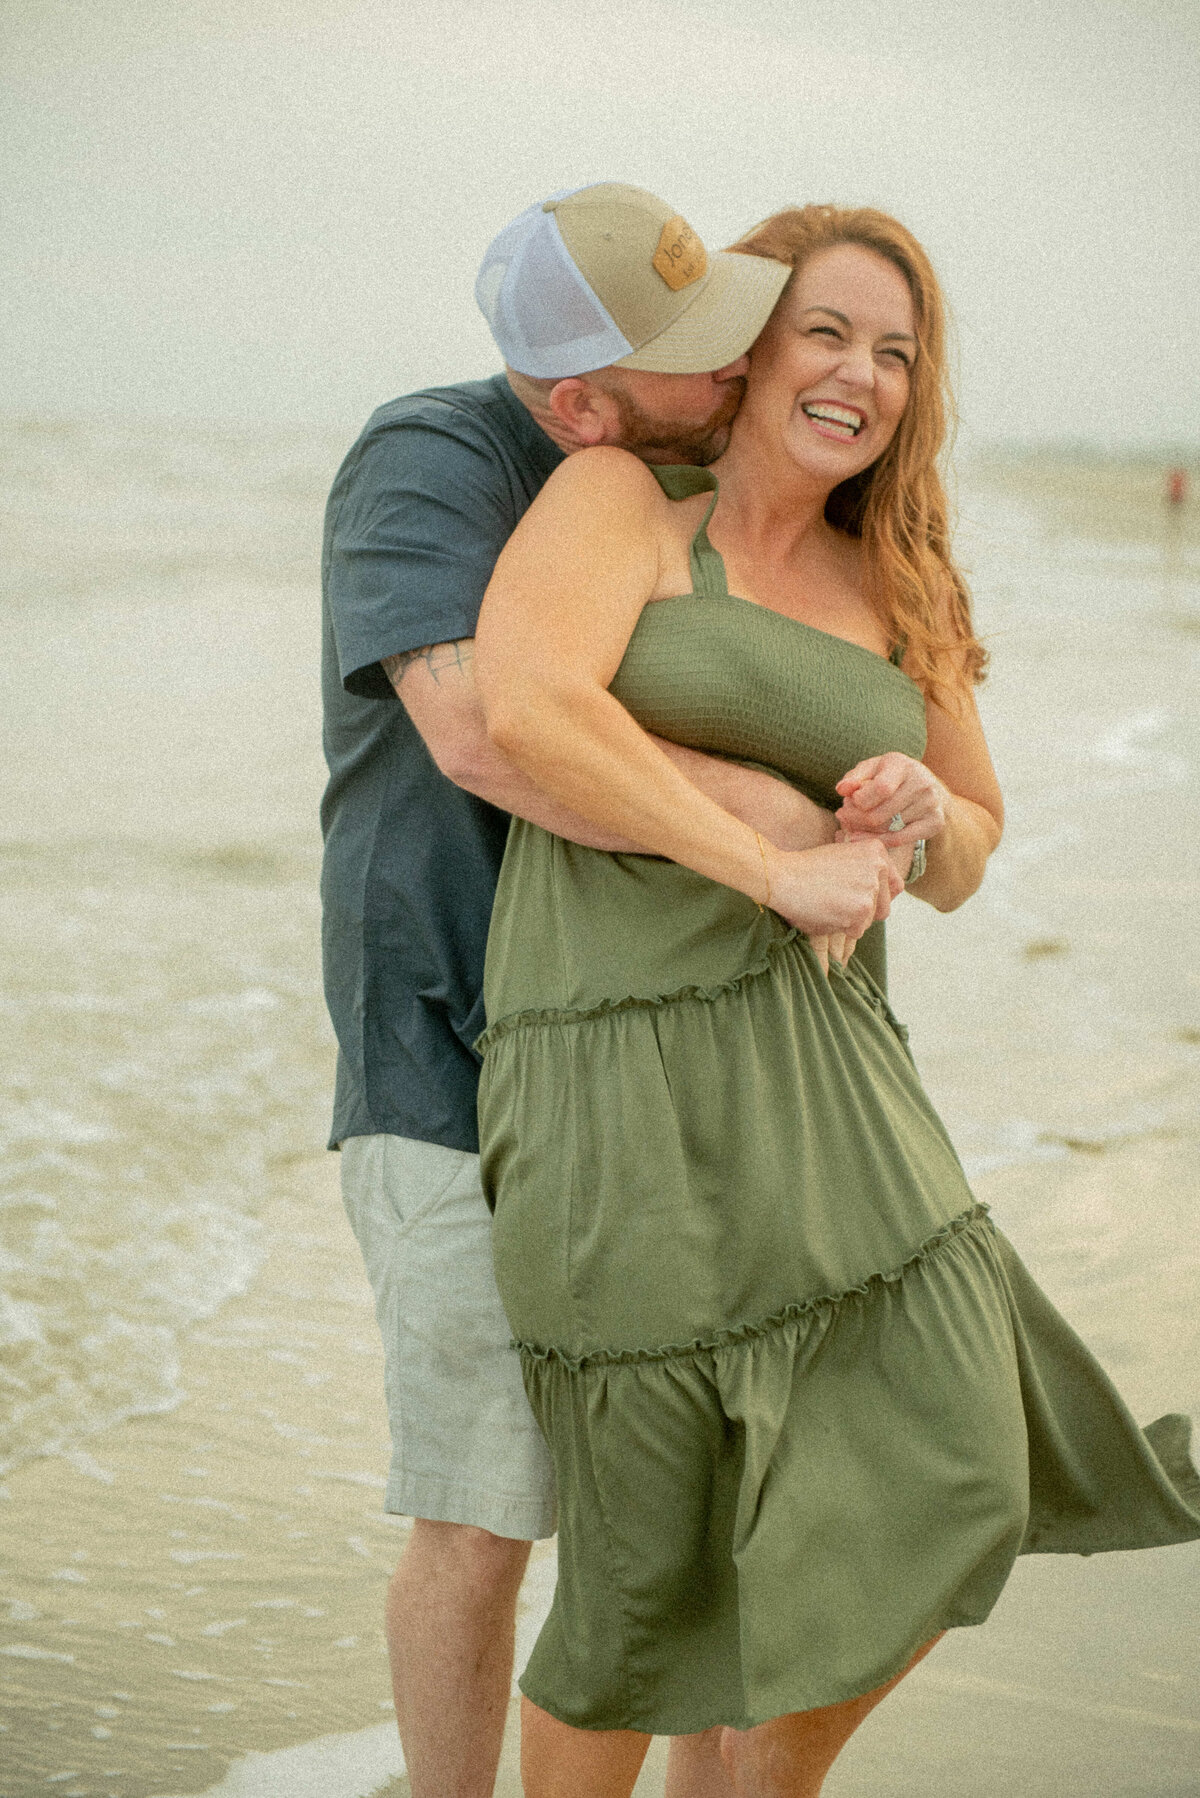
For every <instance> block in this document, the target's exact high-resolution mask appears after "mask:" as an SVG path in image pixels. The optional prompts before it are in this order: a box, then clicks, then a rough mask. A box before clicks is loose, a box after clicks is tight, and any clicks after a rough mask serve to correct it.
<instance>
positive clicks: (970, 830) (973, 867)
mask: <svg viewBox="0 0 1200 1798" xmlns="http://www.w3.org/2000/svg"><path fill="white" fill-rule="evenodd" d="M945 816H946V823H945V827H944V829H943V830H941V831H939V833H938V835H937V836H936V837H933V838H932V839H931V840H930V841H929V843H928V844H927V846H926V861H925V872H924V874H923V875H922V876H921V878H920V880H914V881H913V883H912V885H911V886H910V887H909V889H908V891H909V892H910V893H912V894H913V895H914V896H915V897H916V898H918V899H923V900H924V901H925V903H926V904H927V905H932V906H933V907H934V908H935V910H937V911H942V912H947V911H954V910H956V909H957V907H958V906H960V905H962V904H964V903H965V901H966V900H968V899H969V898H970V897H971V894H972V893H974V892H976V891H977V890H978V888H979V885H980V883H981V881H982V880H983V876H984V871H985V870H986V868H987V862H988V857H989V856H990V855H991V853H992V851H993V849H994V848H995V847H996V844H997V843H998V842H999V841H1000V826H999V824H998V823H997V821H996V819H995V817H994V816H993V815H992V813H991V812H989V811H988V810H987V809H986V808H985V807H984V806H982V805H978V804H976V802H975V801H974V800H971V799H963V798H960V797H959V796H958V795H957V794H954V793H950V794H949V795H948V796H947V799H946V802H945Z"/></svg>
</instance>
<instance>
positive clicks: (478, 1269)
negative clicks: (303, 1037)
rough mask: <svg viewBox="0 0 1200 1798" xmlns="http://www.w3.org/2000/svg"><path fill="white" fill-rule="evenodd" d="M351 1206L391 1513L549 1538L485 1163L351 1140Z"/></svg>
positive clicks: (393, 1140) (546, 1474) (546, 1500)
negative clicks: (383, 1403)
mask: <svg viewBox="0 0 1200 1798" xmlns="http://www.w3.org/2000/svg"><path fill="white" fill-rule="evenodd" d="M342 1197H343V1199H344V1200H345V1203H346V1211H347V1213H348V1215H349V1218H350V1223H351V1226H352V1227H353V1230H354V1234H355V1235H356V1236H357V1238H358V1242H359V1247H360V1248H361V1249H362V1252H363V1259H364V1261H365V1262H366V1266H367V1278H368V1279H369V1280H370V1282H371V1286H372V1288H373V1290H374V1293H375V1312H376V1315H377V1317H378V1318H379V1327H380V1329H381V1330H382V1332H383V1348H384V1384H385V1388H386V1392H387V1407H388V1418H389V1421H390V1423H391V1431H392V1466H391V1473H390V1476H389V1479H388V1487H387V1495H386V1497H385V1499H384V1509H385V1510H387V1511H395V1512H398V1513H399V1514H400V1515H401V1516H404V1517H427V1518H431V1519H433V1520H434V1521H436V1522H440V1523H466V1524H474V1525H476V1526H477V1527H478V1528H479V1529H485V1530H490V1531H491V1533H492V1534H493V1535H495V1536H509V1537H513V1538H516V1539H518V1540H522V1541H534V1540H537V1539H538V1538H540V1537H543V1536H551V1535H553V1533H554V1527H555V1507H554V1472H553V1468H552V1466H551V1462H550V1454H549V1451H548V1449H547V1447H546V1444H545V1441H544V1439H543V1437H542V1434H541V1431H540V1430H539V1429H538V1426H537V1424H536V1423H535V1422H534V1417H533V1413H532V1411H531V1410H530V1409H529V1402H528V1400H527V1399H526V1397H525V1388H524V1386H523V1384H522V1382H521V1366H520V1362H519V1360H518V1358H517V1355H516V1352H515V1351H514V1350H513V1349H511V1348H510V1347H509V1341H510V1338H511V1331H510V1330H509V1327H508V1320H507V1319H506V1317H505V1315H504V1311H503V1309H502V1307H501V1304H500V1295H499V1293H498V1292H497V1291H496V1279H495V1275H494V1274H493V1272H492V1219H491V1214H490V1212H489V1211H488V1208H487V1205H486V1203H485V1201H484V1197H483V1191H482V1189H481V1187H480V1184H479V1157H478V1155H470V1154H467V1153H465V1152H464V1151H461V1150H458V1149H443V1148H441V1147H440V1146H439V1145H438V1144H436V1143H427V1142H414V1141H412V1140H411V1139H410V1138H408V1137H405V1136H350V1137H347V1138H346V1140H345V1141H344V1142H343V1143H342Z"/></svg>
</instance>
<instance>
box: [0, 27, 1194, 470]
mask: <svg viewBox="0 0 1200 1798" xmlns="http://www.w3.org/2000/svg"><path fill="white" fill-rule="evenodd" d="M0 84H2V87H3V93H2V94H0V101H2V106H0V192H2V197H3V216H2V217H0V243H2V244H3V251H2V252H0V253H2V254H3V257H4V259H5V261H6V263H7V265H8V269H7V272H6V279H5V283H4V290H3V301H2V304H3V315H2V316H0V335H2V338H3V347H2V348H0V357H2V358H3V363H4V365H5V375H4V392H3V394H2V395H0V409H2V410H3V411H4V412H5V413H6V414H9V415H11V414H13V413H17V414H37V415H43V414H69V415H74V414H91V413H96V412H101V413H104V412H108V413H112V412H116V413H121V414H149V415H168V416H178V417H182V418H188V419H211V420H218V421H229V422H237V423H242V422H252V421H255V420H262V421H263V422H268V423H302V422H304V421H311V422H313V423H315V424H319V425H321V426H325V425H333V426H334V427H337V428H342V427H345V428H346V429H347V430H353V429H354V428H356V427H357V425H358V424H359V423H360V422H361V420H362V419H363V418H364V417H365V415H366V414H367V413H368V412H369V411H370V410H371V408H372V407H373V406H375V405H376V404H378V403H379V402H380V401H382V400H384V399H387V398H390V397H391V396H392V395H393V394H396V393H399V392H403V391H405V390H406V389H408V388H411V387H414V386H421V385H428V384H431V383H435V382H440V381H450V380H457V379H463V378H469V377H473V376H477V375H481V374H486V373H489V372H490V371H491V370H493V369H494V368H495V367H496V366H497V358H496V355H495V352H494V350H493V348H492V344H491V340H490V338H489V337H488V335H487V331H486V328H485V326H484V324H483V322H482V320H481V319H480V318H479V316H478V314H477V313H476V311H475V307H474V302H473V300H472V296H471V288H472V281H473V277H474V271H475V267H476V264H477V263H478V260H479V257H480V255H481V253H482V251H483V248H484V246H485V245H486V243H487V241H488V239H489V238H490V237H491V236H492V234H493V233H494V232H495V231H496V230H497V229H498V228H499V227H500V226H501V225H502V224H503V223H505V222H506V221H507V219H508V218H510V217H511V216H512V215H513V214H514V213H515V212H517V211H519V210H520V209H521V208H522V207H523V206H525V205H527V204H529V203H530V202H531V201H533V200H536V199H540V198H542V197H544V195H545V194H547V193H548V192H550V191H552V190H553V189H554V188H557V187H563V186H570V185H573V184H581V183H584V182H587V181H595V180H613V179H615V180H624V181H632V182H636V183H637V184H639V185H640V186H644V187H649V188H651V189H653V190H655V191H656V192H658V193H660V194H661V195H662V196H663V198H665V199H667V200H669V201H670V202H671V204H672V205H673V206H675V207H676V208H677V209H678V210H679V211H681V212H683V213H684V214H685V215H686V216H687V217H688V219H689V220H690V222H691V223H692V224H693V225H694V226H695V227H696V229H697V230H698V231H699V232H700V233H701V235H702V236H703V237H704V238H705V239H706V241H707V242H708V243H709V245H710V246H712V245H715V244H720V243H722V242H726V241H728V240H729V239H730V238H732V237H733V236H735V235H736V234H737V233H738V232H739V231H740V230H741V229H742V228H744V227H745V226H746V225H748V224H749V223H751V222H753V221H754V220H756V219H758V218H761V217H762V216H763V215H765V214H766V213H768V212H770V211H772V210H773V209H774V208H776V207H778V206H781V205H787V204H792V203H795V202H797V201H804V200H815V199H821V200H837V201H842V202H849V203H870V204H873V205H877V206H882V207H884V208H886V209H887V210H889V211H892V212H895V213H896V214H897V215H898V216H899V217H900V218H901V219H903V220H904V221H905V223H907V224H908V225H909V226H911V227H912V228H913V229H914V230H915V231H916V232H917V234H918V235H919V236H920V237H921V238H922V239H923V241H924V242H925V244H926V245H927V247H928V248H929V250H930V252H931V254H932V256H933V259H934V262H935V264H936V266H937V267H938V269H939V271H940V273H941V275H942V277H943V280H944V283H945V286H946V289H947V292H948V295H949V298H950V302H951V306H952V309H953V311H954V314H955V316H956V318H957V321H958V330H959V339H960V345H961V369H962V373H961V391H962V410H963V415H964V423H965V426H966V428H967V432H968V435H969V439H972V440H985V441H986V440H1031V439H1032V440H1038V439H1059V440H1061V439H1063V438H1081V439H1087V440H1089V441H1092V442H1096V443H1098V444H1101V445H1106V446H1117V445H1151V444H1156V443H1162V442H1166V441H1171V440H1174V441H1176V442H1181V443H1190V444H1200V376H1198V369H1200V301H1198V298H1197V296H1198V294H1200V6H1198V5H1197V4H1196V3H1195V0H1128V3H1122V0H890V3H886V4H885V3H883V0H837V3H836V4H832V3H831V0H825V3H824V4H822V5H820V6H817V5H814V4H808V3H806V0H636V3H635V4H628V5H627V4H626V3H625V0H592V3H591V4H583V3H582V0H541V3H539V4H527V3H526V0H427V3H424V0H423V3H421V4H414V3H413V0H360V3H357V4H356V3H354V0H0Z"/></svg>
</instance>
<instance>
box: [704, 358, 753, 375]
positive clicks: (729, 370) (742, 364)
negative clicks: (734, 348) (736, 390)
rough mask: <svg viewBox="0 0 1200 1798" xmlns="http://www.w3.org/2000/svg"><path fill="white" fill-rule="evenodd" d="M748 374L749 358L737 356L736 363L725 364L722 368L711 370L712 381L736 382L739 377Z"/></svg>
mask: <svg viewBox="0 0 1200 1798" xmlns="http://www.w3.org/2000/svg"><path fill="white" fill-rule="evenodd" d="M749 373H750V357H749V356H748V355H742V356H739V357H738V359H737V361H736V362H727V363H726V364H725V367H724V368H714V369H713V380H714V381H736V380H737V379H738V378H739V376H741V375H748V374H749Z"/></svg>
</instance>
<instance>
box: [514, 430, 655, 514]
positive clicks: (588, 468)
mask: <svg viewBox="0 0 1200 1798" xmlns="http://www.w3.org/2000/svg"><path fill="white" fill-rule="evenodd" d="M535 503H536V504H538V505H540V506H541V507H542V509H543V511H544V510H546V509H547V508H548V507H551V506H553V507H556V508H557V507H563V508H568V507H571V508H577V507H582V506H588V505H598V506H604V507H608V506H618V507H622V508H623V507H627V506H630V505H635V506H637V507H639V508H641V507H645V508H647V509H648V510H653V511H658V510H659V509H660V508H662V507H663V506H666V505H667V504H669V502H668V500H667V497H666V495H665V494H664V492H663V490H662V488H661V487H660V486H659V484H658V482H657V481H656V480H655V478H654V476H653V475H652V474H651V472H650V470H649V468H648V467H647V466H646V464H645V463H644V462H643V461H642V460H641V458H640V457H639V456H635V455H634V454H633V452H632V451H631V450H626V449H620V448H618V447H617V446H616V445H615V444H597V446H596V447H595V448H594V449H582V450H574V451H573V452H572V453H571V454H570V455H568V456H566V457H565V458H564V460H563V461H561V462H560V463H559V465H558V467H557V468H556V469H555V470H554V473H553V474H552V475H551V476H550V479H549V480H548V481H547V482H546V485H545V486H544V487H543V488H542V491H541V493H540V494H539V495H538V498H537V501H536V502H535Z"/></svg>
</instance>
